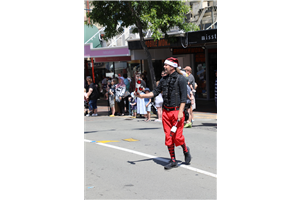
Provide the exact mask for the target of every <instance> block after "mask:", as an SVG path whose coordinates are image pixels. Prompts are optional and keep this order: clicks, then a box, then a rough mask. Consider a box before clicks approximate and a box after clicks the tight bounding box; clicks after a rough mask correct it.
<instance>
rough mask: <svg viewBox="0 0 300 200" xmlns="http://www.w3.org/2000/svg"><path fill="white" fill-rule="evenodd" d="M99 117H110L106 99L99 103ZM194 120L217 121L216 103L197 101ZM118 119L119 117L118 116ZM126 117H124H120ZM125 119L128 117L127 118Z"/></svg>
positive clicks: (153, 115) (154, 117)
mask: <svg viewBox="0 0 300 200" xmlns="http://www.w3.org/2000/svg"><path fill="white" fill-rule="evenodd" d="M97 110H98V116H108V113H109V107H108V102H107V100H105V99H104V98H101V99H100V100H98V101H97ZM193 114H194V120H197V119H217V108H216V107H215V102H214V101H205V100H197V103H196V110H194V112H193ZM116 117H117V116H116ZM120 117H124V116H120ZM125 117H128V115H127V116H125ZM151 118H153V119H156V118H157V115H155V114H152V115H151Z"/></svg>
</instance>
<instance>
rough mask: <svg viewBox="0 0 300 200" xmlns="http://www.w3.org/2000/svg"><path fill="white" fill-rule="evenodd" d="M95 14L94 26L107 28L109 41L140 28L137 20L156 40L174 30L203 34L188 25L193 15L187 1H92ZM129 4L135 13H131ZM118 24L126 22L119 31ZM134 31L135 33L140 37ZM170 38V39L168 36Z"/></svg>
mask: <svg viewBox="0 0 300 200" xmlns="http://www.w3.org/2000/svg"><path fill="white" fill-rule="evenodd" d="M90 3H91V5H92V6H93V10H92V12H90V14H89V15H88V17H90V19H91V22H92V23H98V24H100V25H102V26H105V27H106V29H105V38H104V39H108V38H112V37H114V36H116V35H117V34H119V33H121V32H122V31H123V30H124V27H128V26H130V25H136V26H137V24H136V23H137V20H139V22H140V24H141V25H142V28H143V30H144V31H147V30H148V29H150V30H151V31H152V32H153V34H152V37H153V38H154V39H160V38H161V37H162V36H163V34H167V31H169V30H170V29H171V28H172V27H174V26H178V27H179V28H180V29H182V30H184V31H185V32H187V31H193V30H199V28H198V27H197V26H196V25H194V24H189V23H186V22H185V20H184V19H185V14H186V13H187V12H188V11H189V9H190V8H189V6H186V5H185V4H184V2H183V1H131V2H129V1H92V2H90ZM129 3H131V6H132V8H133V10H134V12H132V11H131V9H130V7H129ZM118 21H122V24H121V27H120V28H118V29H117V25H118ZM137 32H138V31H137V30H134V33H137ZM167 37H168V36H167Z"/></svg>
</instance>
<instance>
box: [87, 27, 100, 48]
mask: <svg viewBox="0 0 300 200" xmlns="http://www.w3.org/2000/svg"><path fill="white" fill-rule="evenodd" d="M98 31H99V30H98V28H97V27H96V26H94V25H92V26H88V25H84V43H86V42H87V41H88V40H89V39H91V37H93V36H94V35H95V34H96V33H97V32H98ZM99 34H100V33H99ZM99 34H97V35H96V36H95V37H94V38H92V39H91V40H90V41H89V42H88V43H91V44H93V48H99V47H101V43H100V40H99Z"/></svg>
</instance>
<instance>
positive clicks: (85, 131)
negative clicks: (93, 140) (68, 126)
mask: <svg viewBox="0 0 300 200" xmlns="http://www.w3.org/2000/svg"><path fill="white" fill-rule="evenodd" d="M95 132H98V131H85V132H84V134H87V133H95Z"/></svg>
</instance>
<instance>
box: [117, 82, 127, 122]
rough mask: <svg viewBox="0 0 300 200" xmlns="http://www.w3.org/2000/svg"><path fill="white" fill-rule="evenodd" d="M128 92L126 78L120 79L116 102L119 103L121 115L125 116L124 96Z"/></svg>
mask: <svg viewBox="0 0 300 200" xmlns="http://www.w3.org/2000/svg"><path fill="white" fill-rule="evenodd" d="M125 91H126V85H125V83H124V78H123V77H119V83H118V84H117V85H116V102H117V103H118V106H119V109H120V113H119V115H122V116H123V115H124V95H125Z"/></svg>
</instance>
